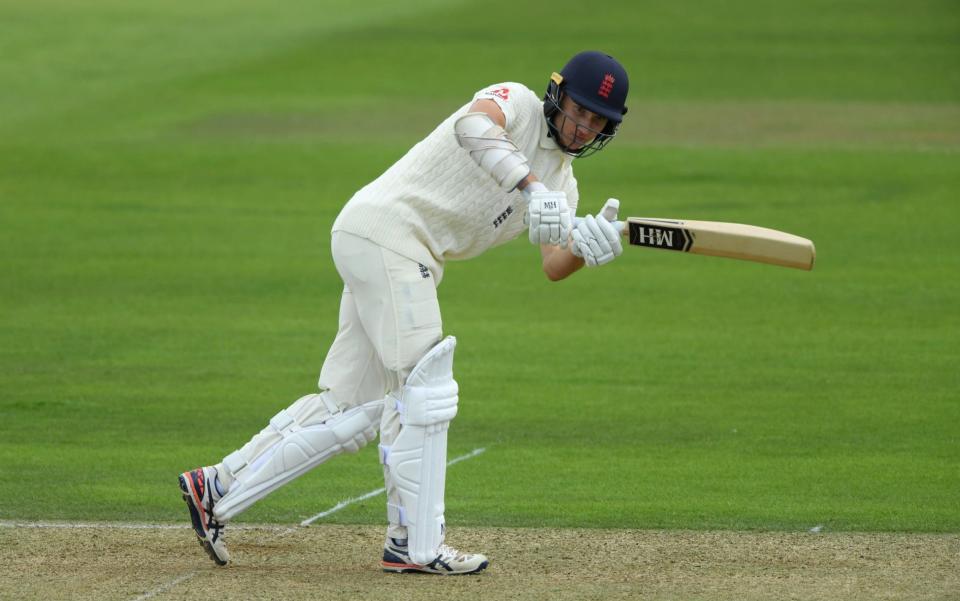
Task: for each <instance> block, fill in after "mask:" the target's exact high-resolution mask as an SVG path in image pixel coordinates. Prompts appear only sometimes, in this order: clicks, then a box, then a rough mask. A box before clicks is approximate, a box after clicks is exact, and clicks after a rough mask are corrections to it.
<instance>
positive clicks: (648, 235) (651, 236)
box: [636, 225, 674, 248]
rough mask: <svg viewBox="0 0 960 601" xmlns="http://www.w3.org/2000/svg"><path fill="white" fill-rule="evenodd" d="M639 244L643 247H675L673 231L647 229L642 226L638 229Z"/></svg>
mask: <svg viewBox="0 0 960 601" xmlns="http://www.w3.org/2000/svg"><path fill="white" fill-rule="evenodd" d="M636 232H637V244H641V245H643V246H666V247H670V248H672V247H673V234H674V232H673V230H662V229H660V228H645V227H643V226H642V225H641V226H640V227H638V228H637V230H636Z"/></svg>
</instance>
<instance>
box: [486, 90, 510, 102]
mask: <svg viewBox="0 0 960 601" xmlns="http://www.w3.org/2000/svg"><path fill="white" fill-rule="evenodd" d="M487 94H489V95H491V96H496V97H497V98H500V99H502V100H510V88H497V89H496V90H489V91H488V92H487Z"/></svg>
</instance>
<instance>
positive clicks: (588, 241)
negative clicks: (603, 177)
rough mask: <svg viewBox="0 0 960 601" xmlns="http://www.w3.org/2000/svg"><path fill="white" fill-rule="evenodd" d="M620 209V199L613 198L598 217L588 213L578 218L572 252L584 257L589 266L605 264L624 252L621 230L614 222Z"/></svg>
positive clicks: (573, 235)
mask: <svg viewBox="0 0 960 601" xmlns="http://www.w3.org/2000/svg"><path fill="white" fill-rule="evenodd" d="M619 209H620V201H619V200H617V199H616V198H611V199H609V200H607V202H606V203H605V204H604V205H603V210H601V211H600V214H599V215H597V216H596V217H594V216H593V215H587V216H586V217H584V218H582V219H581V218H579V217H578V218H577V220H576V225H575V226H574V228H573V233H572V238H573V240H572V241H571V244H570V252H572V253H573V254H574V255H576V256H578V257H581V258H583V260H584V262H585V263H586V264H587V267H596V266H598V265H605V264H607V263H609V262H610V261H613V260H614V259H616V258H617V257H619V256H620V253H622V252H623V243H622V242H621V241H620V231H619V230H618V229H617V227H616V226H615V225H614V224H613V222H615V221H616V220H617V211H618V210H619Z"/></svg>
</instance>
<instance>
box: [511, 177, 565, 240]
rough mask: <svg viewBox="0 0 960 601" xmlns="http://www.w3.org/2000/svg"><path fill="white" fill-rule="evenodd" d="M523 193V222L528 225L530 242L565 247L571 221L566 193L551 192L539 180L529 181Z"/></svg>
mask: <svg viewBox="0 0 960 601" xmlns="http://www.w3.org/2000/svg"><path fill="white" fill-rule="evenodd" d="M523 195H524V196H525V197H526V199H527V213H526V215H524V217H523V222H524V223H525V224H527V226H529V235H530V243H531V244H537V245H540V244H552V245H554V246H557V245H559V246H560V247H561V248H566V247H567V239H568V238H569V237H570V230H571V228H572V222H573V214H572V213H571V212H570V207H569V206H567V195H566V193H565V192H560V191H557V192H551V191H550V190H548V189H547V187H546V186H544V185H543V184H541V183H540V182H531V183H530V184H528V185H527V187H526V188H524V189H523Z"/></svg>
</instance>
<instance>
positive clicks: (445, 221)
mask: <svg viewBox="0 0 960 601" xmlns="http://www.w3.org/2000/svg"><path fill="white" fill-rule="evenodd" d="M480 98H484V99H490V100H493V101H495V102H496V103H497V104H498V105H499V106H500V108H501V110H503V113H504V115H505V116H506V128H505V129H506V131H507V134H508V135H509V136H510V138H511V139H512V140H513V141H514V143H516V145H517V147H518V148H519V149H520V151H521V152H522V153H523V154H524V156H526V157H527V159H528V160H529V161H530V168H531V170H532V171H533V174H534V175H535V176H536V177H537V178H538V179H539V180H540V181H542V182H543V183H544V185H546V186H547V188H549V189H551V190H563V191H565V192H566V193H567V202H568V203H569V206H570V209H571V211H572V212H574V213H575V212H576V207H577V202H578V200H579V194H578V192H577V181H576V179H575V178H574V176H573V168H572V165H571V162H572V157H570V156H568V155H566V154H564V153H563V152H562V151H561V150H560V148H559V147H558V146H557V145H556V143H555V142H554V141H553V139H552V138H550V137H549V136H548V135H547V133H548V128H547V124H546V121H545V119H544V117H543V103H542V101H541V100H540V99H539V98H538V97H537V95H536V94H534V93H533V92H532V91H531V90H530V89H528V88H527V87H525V86H523V85H522V84H518V83H501V84H496V85H493V86H490V87H488V88H485V89H483V90H481V91H480V92H478V93H477V94H476V95H475V96H474V99H473V100H474V101H475V100H477V99H480ZM471 104H473V101H471V102H469V103H467V104H465V105H464V106H463V107H461V108H460V109H459V110H458V111H457V112H455V113H454V114H453V115H451V116H450V117H448V118H447V119H446V120H445V121H444V122H443V123H441V124H440V125H439V126H438V127H437V128H436V129H434V130H433V132H432V133H430V135H428V136H427V137H426V138H425V139H423V140H422V141H421V142H419V143H418V144H417V145H416V146H414V147H413V148H412V149H410V151H409V152H407V154H406V155H404V156H403V158H401V159H400V160H399V161H397V162H396V163H394V164H393V166H391V167H390V168H389V169H387V171H386V172H384V173H383V174H382V175H381V176H380V177H378V178H377V179H375V180H374V181H373V182H371V183H370V184H368V185H366V186H364V187H363V188H362V189H360V190H359V191H358V192H357V193H356V194H354V195H353V197H352V198H351V199H350V200H349V201H348V202H347V204H346V205H345V206H344V207H343V210H342V211H341V212H340V215H339V216H338V217H337V219H336V221H335V222H334V224H333V231H335V232H336V231H343V232H347V233H350V234H353V235H356V236H360V237H362V238H366V239H368V240H371V241H372V242H374V243H376V244H378V245H380V246H382V247H384V248H388V249H390V250H392V251H394V252H396V253H398V254H400V255H403V256H405V257H408V258H410V259H412V260H414V261H418V262H420V263H425V264H428V265H433V264H434V262H436V264H438V265H440V266H442V265H443V263H444V261H446V260H448V259H451V260H462V259H469V258H471V257H475V256H477V255H479V254H480V253H482V252H484V251H485V250H487V249H488V248H491V247H493V246H497V245H499V244H503V243H505V242H508V241H510V240H512V239H514V238H516V237H517V236H518V235H520V234H521V233H524V234H525V233H526V231H527V227H526V226H525V225H524V224H523V215H524V213H525V212H526V201H525V199H524V198H523V194H522V193H521V192H520V191H519V190H515V191H513V192H509V193H508V192H504V191H503V190H502V189H501V188H500V187H499V186H498V185H497V183H496V182H495V181H494V180H493V178H492V177H491V176H490V175H489V174H488V173H486V172H485V171H483V170H482V169H481V168H480V167H479V166H478V165H477V164H476V163H475V162H474V160H473V159H472V158H471V157H470V154H469V153H468V152H467V151H466V150H464V149H463V148H461V147H460V145H459V144H458V143H457V140H456V138H455V137H454V131H453V124H454V121H455V120H456V119H457V117H459V116H461V115H463V114H465V113H466V112H467V109H468V108H469V107H470V105H471Z"/></svg>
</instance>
